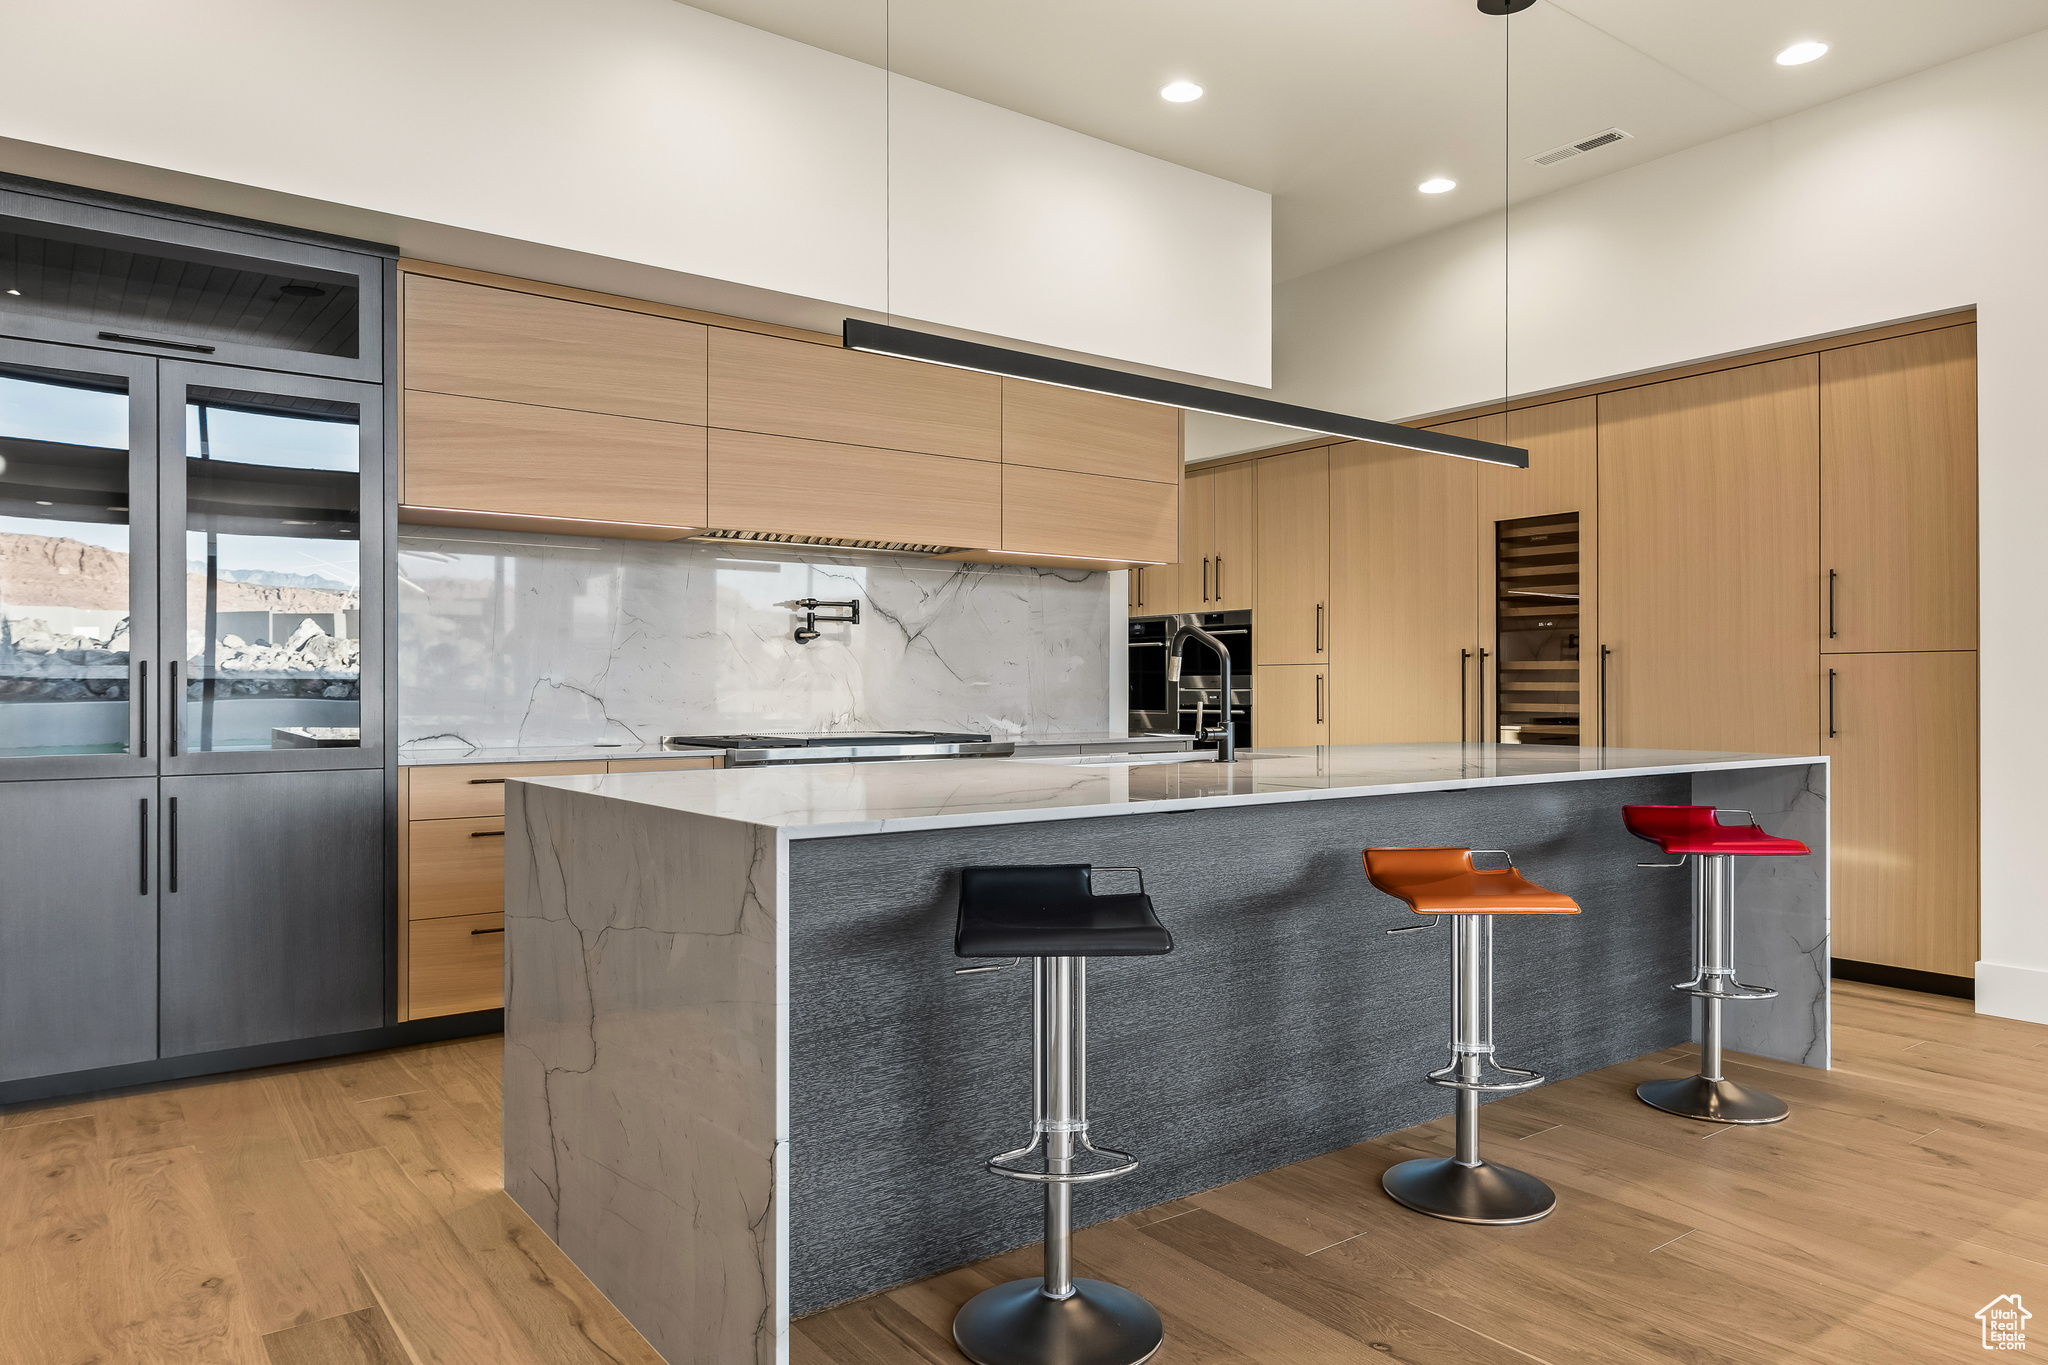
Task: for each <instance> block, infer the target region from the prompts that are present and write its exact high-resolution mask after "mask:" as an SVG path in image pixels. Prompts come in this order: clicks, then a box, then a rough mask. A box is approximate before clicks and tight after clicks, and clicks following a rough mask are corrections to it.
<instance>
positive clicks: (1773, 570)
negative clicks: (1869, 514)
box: [1597, 355, 1820, 754]
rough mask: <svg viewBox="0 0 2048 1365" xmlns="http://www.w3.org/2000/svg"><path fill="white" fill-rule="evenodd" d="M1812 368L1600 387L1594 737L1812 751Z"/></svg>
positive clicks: (1637, 744)
mask: <svg viewBox="0 0 2048 1365" xmlns="http://www.w3.org/2000/svg"><path fill="white" fill-rule="evenodd" d="M1818 390H1819V383H1818V362H1817V359H1816V357H1814V356H1811V355H1806V356H1793V357H1790V358H1787V359H1784V360H1776V361H1770V362H1766V363H1763V364H1756V365H1745V366H1741V367H1738V368H1735V369H1728V370H1721V371H1716V372H1714V373H1710V374H1703V375H1694V376H1690V377H1687V378H1683V379H1670V380H1665V381H1663V382H1661V383H1652V384H1643V385H1640V386H1638V387H1635V388H1629V389H1622V390H1620V391H1618V392H1614V393H1604V394H1601V395H1599V397H1598V399H1597V401H1598V403H1599V440H1600V455H1599V465H1600V509H1599V510H1600V546H1601V552H1600V566H1599V575H1598V580H1599V591H1600V600H1601V639H1600V648H1601V661H1600V662H1601V667H1602V670H1603V672H1604V680H1605V687H1604V689H1603V690H1604V692H1605V695H1606V704H1607V725H1606V741H1607V743H1609V744H1613V745H1620V746H1626V747H1632V748H1664V749H1725V750H1752V751H1761V752H1765V753H1787V754H1796V753H1811V752H1813V746H1814V742H1815V738H1816V735H1817V727H1818V724H1819V719H1820V715H1819V700H1818V699H1819V687H1818V685H1817V683H1818V678H1819V659H1818V655H1817V653H1816V651H1815V649H1814V647H1813V641H1814V639H1815V638H1816V634H1817V632H1818V630H1819V626H1820V611H1819V602H1818V599H1817V598H1816V597H1815V595H1814V593H1813V591H1812V585H1813V583H1814V582H1815V579H1816V576H1817V575H1818V573H1819V568H1820V542H1819V524H1820V480H1819V460H1820V429H1819V408H1820V403H1819V391H1818Z"/></svg>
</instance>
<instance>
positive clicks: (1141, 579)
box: [1131, 568, 1145, 611]
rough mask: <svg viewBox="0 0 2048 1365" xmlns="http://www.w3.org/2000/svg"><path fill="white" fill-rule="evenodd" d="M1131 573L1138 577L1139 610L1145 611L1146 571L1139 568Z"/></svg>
mask: <svg viewBox="0 0 2048 1365" xmlns="http://www.w3.org/2000/svg"><path fill="white" fill-rule="evenodd" d="M1131 572H1132V573H1134V574H1136V575H1137V576H1138V585H1137V587H1138V610H1139V611H1143V610H1144V609H1145V570H1144V569H1142V568H1137V569H1133V570H1131Z"/></svg>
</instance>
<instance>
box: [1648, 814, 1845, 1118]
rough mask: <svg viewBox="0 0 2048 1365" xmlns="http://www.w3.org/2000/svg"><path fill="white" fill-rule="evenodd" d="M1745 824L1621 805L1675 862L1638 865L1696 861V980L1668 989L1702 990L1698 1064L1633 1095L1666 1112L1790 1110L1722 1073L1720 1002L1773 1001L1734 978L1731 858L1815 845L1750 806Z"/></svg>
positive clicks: (1748, 1114) (1726, 1114)
mask: <svg viewBox="0 0 2048 1365" xmlns="http://www.w3.org/2000/svg"><path fill="white" fill-rule="evenodd" d="M1727 814H1730V815H1748V816H1749V823H1748V824H1746V825H1724V824H1722V823H1721V815H1722V812H1721V811H1719V810H1716V809H1715V808H1714V807H1712V806H1623V807H1622V808H1621V819H1622V823H1623V824H1625V825H1627V826H1628V832H1629V833H1630V834H1633V835H1635V836H1636V837H1637V838H1638V839H1647V840H1648V841H1649V842H1651V843H1653V844H1655V845H1657V846H1658V847H1659V848H1661V849H1663V850H1664V851H1665V852H1666V853H1676V854H1677V855H1678V861H1677V862H1675V863H1637V864H1636V866H1637V867H1684V866H1685V865H1686V864H1687V863H1688V862H1690V863H1691V864H1692V915H1693V934H1692V949H1693V952H1692V980H1690V981H1681V982H1679V983H1678V984H1677V985H1676V986H1673V987H1672V988H1671V989H1673V990H1675V991H1685V992H1686V993H1688V994H1690V995H1694V996H1697V997H1698V998H1699V1000H1700V1005H1701V1013H1702V1019H1701V1027H1700V1071H1699V1074H1698V1075H1697V1076H1681V1077H1678V1078H1677V1079H1675V1080H1669V1081H1644V1082H1643V1083H1642V1084H1641V1085H1639V1086H1637V1087H1636V1096H1637V1098H1639V1099H1641V1100H1642V1101H1643V1103H1645V1104H1648V1105H1653V1106H1655V1107H1656V1108H1658V1109H1662V1110H1664V1111H1665V1112H1666V1113H1669V1114H1682V1115H1684V1116H1685V1117H1686V1118H1689V1119H1701V1120H1703V1121H1705V1122H1707V1123H1776V1122H1778V1121H1779V1120H1780V1119H1782V1118H1784V1117H1785V1116H1786V1115H1788V1114H1790V1113H1791V1112H1792V1108H1791V1106H1790V1105H1788V1104H1786V1103H1785V1101H1783V1100H1781V1099H1779V1098H1778V1097H1777V1096H1776V1095H1773V1094H1770V1093H1768V1092H1767V1091H1763V1090H1754V1089H1751V1088H1750V1087H1749V1086H1746V1085H1737V1084H1736V1083H1735V1082H1734V1081H1731V1080H1729V1079H1727V1078H1726V1077H1725V1076H1723V1075H1722V1074H1721V1008H1722V1006H1723V1005H1725V1004H1726V1003H1727V1002H1728V1001H1730V1000H1770V999H1773V998H1774V997H1776V995H1777V994H1778V993H1777V992H1776V991H1775V990H1773V989H1771V988H1770V987H1769V986H1745V985H1743V984H1742V983H1741V982H1740V981H1737V980H1736V979H1735V881H1734V864H1732V863H1731V862H1730V861H1729V859H1731V858H1758V857H1765V858H1784V857H1797V856H1799V855H1800V854H1805V853H1811V852H1812V851H1813V850H1812V849H1810V848H1808V847H1807V846H1806V845H1805V844H1802V843H1800V842H1799V841H1798V840H1797V839H1781V838H1779V837H1778V836H1777V835H1775V834H1767V833H1765V832H1764V830H1763V827H1762V826H1760V825H1758V824H1757V822H1756V816H1754V815H1752V814H1750V812H1748V811H1746V810H1730V811H1728V812H1727Z"/></svg>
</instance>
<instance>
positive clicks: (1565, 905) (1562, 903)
mask: <svg viewBox="0 0 2048 1365" xmlns="http://www.w3.org/2000/svg"><path fill="white" fill-rule="evenodd" d="M1475 853H1487V854H1495V855H1498V856H1500V857H1503V858H1507V859H1508V865H1507V866H1506V867H1504V868H1500V869H1496V870H1488V869H1484V868H1479V867H1475V866H1473V864H1472V858H1473V855H1474V854H1475ZM1365 871H1366V875H1367V876H1368V877H1370V878H1372V884H1373V885H1374V886H1376V887H1378V888H1379V889H1380V890H1382V891H1384V892H1386V893H1387V894H1388V895H1390V896H1395V897H1398V898H1399V899H1401V900H1404V901H1406V902H1408V908H1409V909H1411V910H1413V911H1414V912H1415V913H1416V914H1418V915H1432V916H1439V917H1441V916H1443V915H1450V916H1452V919H1451V1020H1452V1026H1451V1064H1450V1065H1449V1066H1446V1067H1440V1068H1439V1069H1437V1070H1435V1071H1432V1072H1430V1073H1429V1080H1430V1081H1431V1083H1432V1084H1435V1085H1441V1086H1447V1087H1449V1088H1450V1089H1452V1090H1455V1091H1457V1092H1458V1120H1457V1124H1458V1126H1457V1155H1456V1156H1453V1157H1448V1158H1438V1159H1434V1160H1432V1159H1428V1158H1424V1159H1420V1160H1416V1161H1404V1162H1402V1163H1401V1164H1400V1165H1398V1166H1395V1167H1393V1168H1392V1169H1391V1170H1389V1171H1388V1172H1387V1173H1386V1175H1385V1176H1384V1177H1382V1178H1381V1184H1382V1185H1384V1186H1385V1187H1386V1191H1387V1193H1388V1194H1390V1195H1392V1196H1393V1197H1394V1198H1395V1199H1396V1200H1398V1201H1399V1202H1400V1203H1403V1204H1406V1205H1407V1206H1408V1207H1409V1208H1411V1209H1414V1210H1415V1211H1416V1212H1418V1213H1426V1214H1429V1215H1430V1216H1432V1217H1435V1218H1448V1219H1450V1220H1451V1221H1453V1222H1457V1223H1533V1222H1535V1221H1536V1220H1537V1219H1538V1218H1541V1217H1543V1216H1544V1215H1546V1214H1548V1213H1549V1212H1550V1211H1551V1210H1552V1209H1554V1208H1556V1207H1557V1195H1556V1193H1555V1192H1554V1191H1553V1190H1552V1189H1551V1188H1550V1186H1548V1185H1546V1184H1544V1183H1543V1182H1542V1181H1541V1180H1538V1179H1537V1178H1536V1177H1535V1176H1533V1175H1530V1174H1528V1173H1527V1172H1526V1171H1518V1170H1515V1169H1514V1168H1513V1167H1510V1166H1496V1165H1494V1164H1492V1163H1491V1162H1487V1161H1483V1160H1481V1159H1480V1156H1479V1097H1480V1095H1482V1094H1495V1093H1499V1092H1503V1091H1510V1090H1527V1089H1528V1088H1529V1087H1531V1086H1535V1085H1541V1084H1543V1077H1541V1076H1539V1075H1537V1074H1536V1073H1535V1072H1533V1071H1523V1070H1521V1069H1519V1068H1517V1067H1511V1066H1501V1065H1499V1064H1498V1063H1496V1062H1495V1061H1494V1060H1493V917H1494V916H1495V915H1576V914H1578V913H1579V907H1578V903H1577V902H1576V901H1574V900H1573V899H1572V898H1571V897H1570V896H1561V895H1559V894H1558V893H1557V892H1555V891H1546V890H1544V889H1543V888H1542V887H1540V886H1538V885H1536V884H1535V883H1534V882H1531V881H1529V880H1527V879H1526V878H1524V877H1523V876H1522V874H1521V873H1519V872H1517V871H1516V870H1515V862H1514V859H1513V858H1511V857H1508V854H1507V853H1506V852H1505V851H1504V850H1501V849H1468V848H1369V849H1367V850H1365ZM1437 922H1438V921H1437V920H1436V919H1432V920H1431V921H1430V922H1429V923H1428V924H1415V925H1409V926H1408V927H1406V928H1403V929H1389V930H1387V932H1388V933H1390V934H1412V933H1414V932H1415V931H1416V930H1418V929H1432V928H1435V927H1436V924H1437Z"/></svg>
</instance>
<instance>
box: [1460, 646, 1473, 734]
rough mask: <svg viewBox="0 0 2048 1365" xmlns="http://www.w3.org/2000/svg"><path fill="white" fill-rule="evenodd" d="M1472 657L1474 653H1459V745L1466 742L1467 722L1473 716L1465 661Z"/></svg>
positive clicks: (1466, 651) (1464, 650) (1461, 651)
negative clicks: (1466, 686) (1467, 688)
mask: <svg viewBox="0 0 2048 1365" xmlns="http://www.w3.org/2000/svg"><path fill="white" fill-rule="evenodd" d="M1471 657H1472V651H1471V650H1469V649H1461V650H1459V651H1458V743H1460V744H1463V743H1464V742H1465V720H1466V718H1467V717H1468V716H1470V715H1471V714H1472V699H1471V697H1470V696H1469V695H1468V694H1467V692H1466V688H1465V661H1466V660H1467V659H1469V658H1471Z"/></svg>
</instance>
